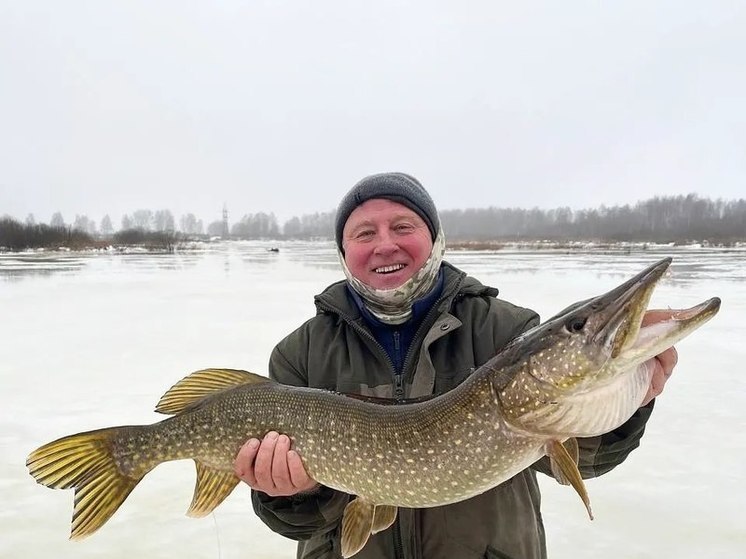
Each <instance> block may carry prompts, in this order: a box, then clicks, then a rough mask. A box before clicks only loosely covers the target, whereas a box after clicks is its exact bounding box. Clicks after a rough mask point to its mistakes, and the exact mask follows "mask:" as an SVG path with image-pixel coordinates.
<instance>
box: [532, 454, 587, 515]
mask: <svg viewBox="0 0 746 559" xmlns="http://www.w3.org/2000/svg"><path fill="white" fill-rule="evenodd" d="M544 451H545V452H546V454H547V456H549V461H550V465H551V468H552V474H553V475H554V477H555V478H556V479H557V481H559V482H560V483H561V484H563V485H572V486H573V488H574V489H575V491H577V493H578V495H579V496H580V498H581V500H582V501H583V504H584V505H585V508H586V510H587V511H588V516H589V517H590V518H591V520H593V511H592V510H591V500H590V498H589V497H588V490H587V489H586V488H585V483H583V478H582V477H581V475H580V470H578V456H579V451H578V442H577V440H575V439H569V440H567V441H565V444H564V445H563V444H562V443H561V442H559V441H549V442H547V443H546V445H545V447H544Z"/></svg>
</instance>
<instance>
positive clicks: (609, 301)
mask: <svg viewBox="0 0 746 559" xmlns="http://www.w3.org/2000/svg"><path fill="white" fill-rule="evenodd" d="M671 261H672V259H671V258H670V257H669V258H664V259H663V260H660V261H658V262H656V263H655V264H653V265H651V266H648V267H647V268H645V269H644V270H643V271H642V272H640V273H639V274H637V275H636V276H634V277H633V278H631V279H629V280H627V281H626V282H624V283H623V284H621V285H619V286H618V287H616V288H614V289H612V290H611V291H609V292H608V293H605V294H604V295H600V296H598V297H596V298H595V299H592V300H591V301H589V302H588V303H586V306H587V307H588V311H589V312H590V313H591V314H592V315H594V317H595V320H594V322H595V327H596V329H597V330H596V333H595V334H594V335H593V336H592V338H591V339H592V341H593V342H595V343H598V344H600V345H604V346H610V348H611V357H612V359H613V358H616V357H618V356H619V355H620V354H621V353H622V352H624V350H625V349H628V348H629V347H630V346H632V345H633V344H634V342H635V340H636V339H637V335H638V333H639V331H640V327H641V325H642V317H643V315H644V314H645V311H646V310H647V307H648V303H649V302H650V297H651V296H652V294H653V291H654V290H655V286H656V285H657V284H658V281H659V280H660V279H661V278H662V277H663V275H664V274H665V273H666V271H667V270H668V268H669V266H670V265H671Z"/></svg>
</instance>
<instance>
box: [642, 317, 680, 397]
mask: <svg viewBox="0 0 746 559" xmlns="http://www.w3.org/2000/svg"><path fill="white" fill-rule="evenodd" d="M674 312H675V311H667V310H652V311H647V312H646V313H645V316H643V317H642V325H643V326H645V325H646V324H654V323H656V322H661V321H663V320H668V319H669V318H671V317H672V316H673V314H674ZM678 360H679V354H678V353H677V352H676V348H675V347H669V348H668V349H667V350H666V351H664V352H663V353H660V354H658V355H656V356H655V357H653V358H652V359H650V360H649V361H648V362H647V363H646V365H648V366H651V367H654V370H653V376H652V379H651V381H650V388H649V389H648V393H647V394H646V395H645V399H644V400H643V401H642V404H641V405H643V406H645V405H647V404H649V403H650V401H651V400H652V399H653V398H655V397H657V396H658V395H660V393H661V392H663V387H664V386H665V385H666V382H667V381H668V379H669V378H671V374H672V373H673V369H674V367H675V366H676V363H677V362H678Z"/></svg>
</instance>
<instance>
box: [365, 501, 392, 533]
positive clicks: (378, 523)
mask: <svg viewBox="0 0 746 559" xmlns="http://www.w3.org/2000/svg"><path fill="white" fill-rule="evenodd" d="M397 510H398V509H397V508H396V507H393V506H391V505H376V508H375V510H374V511H373V527H372V528H371V530H370V533H371V534H377V533H378V532H383V531H384V530H385V529H386V528H388V527H389V526H391V525H392V524H393V523H394V521H395V520H396V511H397Z"/></svg>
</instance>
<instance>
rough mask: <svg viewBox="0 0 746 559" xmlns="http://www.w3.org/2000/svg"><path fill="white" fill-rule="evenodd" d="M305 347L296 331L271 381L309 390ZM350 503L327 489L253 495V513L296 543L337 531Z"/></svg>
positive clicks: (272, 368)
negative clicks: (305, 367)
mask: <svg viewBox="0 0 746 559" xmlns="http://www.w3.org/2000/svg"><path fill="white" fill-rule="evenodd" d="M302 343H303V335H302V334H301V333H300V332H298V331H296V332H294V333H293V334H290V336H288V337H287V338H285V340H283V341H282V342H280V343H279V344H278V345H277V347H275V349H274V350H273V351H272V355H271V357H270V361H269V376H270V378H272V379H273V380H276V381H277V382H280V383H282V384H289V385H293V386H308V376H307V374H306V372H305V369H304V368H303V367H300V366H299V364H300V363H299V362H300V361H302V360H303V358H304V357H303V356H304V355H305V350H304V349H303V345H302ZM290 353H292V354H293V356H292V357H290V356H289V355H290ZM293 362H295V363H293ZM349 499H350V496H349V495H347V494H346V493H342V492H340V491H336V490H334V489H331V488H329V487H324V486H321V488H320V489H319V490H317V491H315V492H313V493H301V494H298V495H293V496H292V497H271V496H269V495H267V494H266V493H263V492H261V491H253V490H252V491H251V501H252V504H253V506H254V512H256V514H257V516H259V518H260V519H261V520H262V522H264V523H265V524H266V525H267V526H268V527H269V528H270V529H271V530H272V531H273V532H276V533H278V534H280V535H282V536H285V537H287V538H290V539H294V540H306V539H309V538H311V537H312V536H314V535H317V534H319V533H322V532H326V531H329V530H332V529H333V528H335V527H336V525H337V523H338V522H339V519H340V518H341V517H342V512H344V507H345V506H346V505H347V503H348V502H349Z"/></svg>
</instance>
